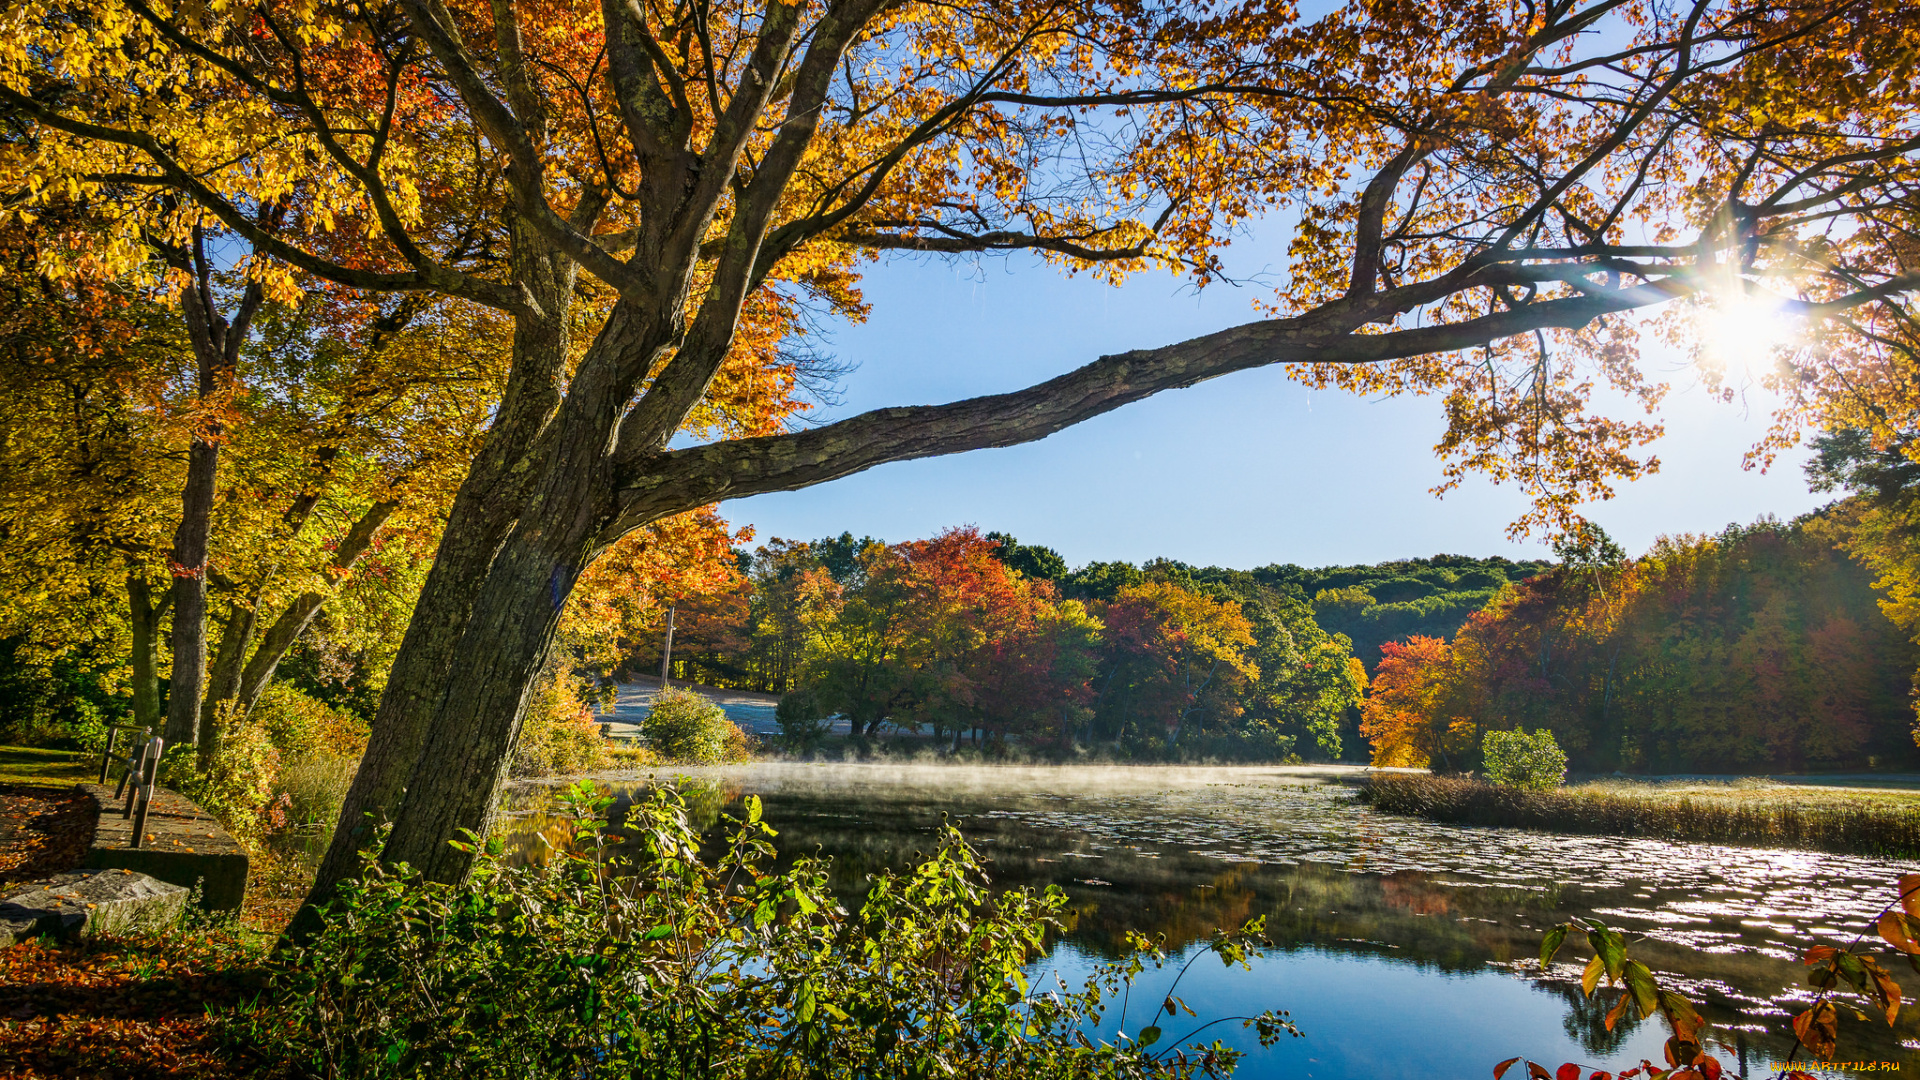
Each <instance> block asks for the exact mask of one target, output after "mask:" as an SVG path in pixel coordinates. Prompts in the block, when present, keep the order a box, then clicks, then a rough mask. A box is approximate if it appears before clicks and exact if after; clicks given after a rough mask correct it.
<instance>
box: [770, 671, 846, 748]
mask: <svg viewBox="0 0 1920 1080" xmlns="http://www.w3.org/2000/svg"><path fill="white" fill-rule="evenodd" d="M773 718H774V719H775V720H777V721H779V723H780V745H782V746H784V747H786V748H787V749H788V750H791V751H793V752H794V753H796V754H798V753H805V752H806V751H808V750H811V749H813V748H814V747H815V746H818V745H819V744H820V740H821V739H823V738H825V737H826V734H827V732H828V731H829V730H831V729H832V728H831V721H830V720H829V719H828V717H827V710H826V708H825V707H824V706H822V705H821V704H820V695H819V694H816V693H814V692H813V691H812V690H811V689H809V688H807V687H804V686H803V687H801V688H800V689H798V690H789V691H787V693H786V694H784V695H782V696H781V698H780V704H779V705H778V706H776V707H775V708H774V710H773Z"/></svg>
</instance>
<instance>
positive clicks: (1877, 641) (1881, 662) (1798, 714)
mask: <svg viewBox="0 0 1920 1080" xmlns="http://www.w3.org/2000/svg"><path fill="white" fill-rule="evenodd" d="M1844 535H1845V533H1844V530H1843V529H1840V528H1836V522H1834V521H1832V520H1830V519H1811V520H1808V521H1804V522H1800V523H1796V524H1794V525H1781V524H1779V523H1777V522H1769V521H1762V522H1759V523H1757V524H1755V525H1752V526H1745V527H1740V526H1735V527H1730V528H1728V529H1727V530H1726V531H1724V532H1722V533H1721V534H1720V535H1718V536H1713V537H1668V538H1662V539H1661V540H1660V541H1659V542H1658V543H1656V544H1655V545H1654V547H1653V549H1652V550H1650V551H1648V552H1647V553H1646V554H1644V555H1642V556H1641V557H1639V558H1637V559H1632V560H1621V561H1619V562H1617V563H1612V564H1610V565H1602V566H1594V565H1583V564H1581V563H1580V562H1569V563H1566V564H1563V565H1561V566H1559V567H1556V568H1555V569H1553V570H1552V571H1549V572H1548V573H1546V574H1542V575H1539V576H1537V577H1534V578H1532V579H1529V580H1528V581H1526V582H1524V583H1521V584H1519V585H1516V586H1514V587H1512V588H1510V589H1509V590H1508V591H1507V592H1506V593H1504V594H1503V595H1502V596H1501V597H1499V598H1498V599H1497V600H1496V601H1495V602H1494V603H1492V604H1490V605H1489V606H1488V607H1487V609H1486V610H1484V611H1481V612H1478V613H1476V614H1475V615H1474V616H1473V617H1472V618H1471V619H1469V620H1468V622H1467V624H1466V626H1464V627H1463V628H1462V629H1461V630H1460V633H1459V634H1458V635H1457V636H1456V637H1455V638H1454V640H1453V642H1452V643H1451V645H1450V646H1449V645H1448V644H1447V643H1445V642H1438V641H1435V640H1433V639H1427V638H1414V639H1413V640H1412V641H1411V642H1409V643H1408V644H1406V645H1393V646H1390V647H1389V648H1388V650H1387V653H1388V655H1387V659H1383V660H1382V661H1381V664H1380V667H1379V669H1378V671H1377V672H1376V673H1375V677H1374V681H1373V686H1372V692H1371V694H1370V695H1369V698H1368V701H1367V703H1366V705H1365V706H1364V709H1365V713H1366V717H1367V725H1366V728H1365V730H1366V732H1367V734H1368V735H1369V737H1370V738H1371V739H1372V740H1373V745H1374V752H1375V760H1376V762H1377V763H1380V764H1421V763H1423V759H1429V760H1431V761H1432V762H1433V763H1435V764H1436V765H1438V764H1442V763H1443V762H1444V763H1446V764H1448V765H1449V766H1450V767H1453V768H1462V767H1471V766H1472V764H1473V763H1474V755H1475V748H1476V747H1477V746H1478V743H1479V735H1480V734H1481V733H1482V732H1486V731H1505V730H1514V729H1521V728H1525V729H1534V730H1550V731H1552V733H1553V735H1554V737H1555V739H1556V740H1557V742H1558V743H1559V745H1560V746H1561V747H1562V748H1563V749H1565V750H1566V751H1567V754H1568V757H1569V758H1570V760H1571V761H1572V762H1573V765H1574V767H1575V768H1577V769H1581V770H1584V771H1591V772H1610V771H1613V770H1615V769H1624V770H1627V771H1630V772H1648V771H1653V772H1672V771H1702V770H1704V771H1715V772H1724V771H1727V770H1729V769H1744V770H1755V771H1801V770H1805V769H1810V768H1849V767H1860V766H1865V765H1871V764H1873V763H1874V762H1879V763H1881V764H1883V765H1890V764H1893V763H1895V762H1898V761H1902V760H1909V759H1911V757H1912V754H1913V751H1912V749H1911V745H1910V740H1909V739H1908V738H1907V737H1906V736H1907V731H1908V728H1909V726H1910V717H1909V713H1908V710H1907V709H1906V707H1905V705H1906V702H1905V700H1904V698H1905V693H1904V684H1905V681H1906V677H1907V675H1908V674H1909V673H1910V672H1911V671H1912V670H1913V666H1914V653H1913V650H1912V648H1911V646H1910V645H1909V644H1908V643H1907V642H1905V641H1903V640H1902V638H1901V634H1900V633H1899V631H1898V630H1897V629H1896V628H1895V627H1894V626H1893V625H1891V624H1890V623H1889V622H1888V621H1887V620H1886V619H1885V618H1884V617H1883V616H1882V615H1881V614H1880V612H1879V611H1877V610H1875V601H1874V596H1873V593H1872V591H1871V590H1870V589H1869V587H1868V580H1869V578H1868V575H1867V574H1866V573H1865V572H1864V571H1863V569H1862V568H1861V567H1859V566H1858V565H1856V564H1854V563H1853V561H1852V560H1850V559H1848V558H1847V557H1846V556H1845V555H1844V554H1843V553H1841V552H1839V551H1836V550H1835V549H1834V541H1835V540H1836V539H1839V538H1842V537H1844ZM1456 734H1457V735H1458V736H1459V737H1458V738H1454V736H1455V735H1456Z"/></svg>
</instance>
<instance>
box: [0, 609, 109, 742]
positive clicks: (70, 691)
mask: <svg viewBox="0 0 1920 1080" xmlns="http://www.w3.org/2000/svg"><path fill="white" fill-rule="evenodd" d="M101 652H102V651H101V650H100V649H99V648H98V647H97V645H96V644H95V643H82V644H79V645H75V646H73V647H72V648H70V649H67V650H66V651H64V652H62V653H59V654H58V655H53V656H48V655H46V654H45V653H44V652H43V651H41V650H39V649H37V648H34V647H31V646H29V644H28V642H27V639H25V638H23V637H12V638H6V639H4V640H0V742H5V743H9V744H11V745H15V746H36V747H49V748H54V749H61V750H84V751H88V752H92V751H97V750H99V749H100V748H101V747H102V746H104V745H105V744H106V732H107V725H108V724H121V723H126V722H127V710H128V699H127V696H126V695H125V694H123V693H116V692H113V690H112V689H111V687H112V682H113V674H114V669H115V667H116V666H117V658H112V657H108V658H106V659H99V658H96V654H97V653H101Z"/></svg>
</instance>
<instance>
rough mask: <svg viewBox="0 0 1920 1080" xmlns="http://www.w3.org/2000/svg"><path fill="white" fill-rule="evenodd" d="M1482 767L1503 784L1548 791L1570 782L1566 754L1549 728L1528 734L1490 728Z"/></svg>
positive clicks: (1484, 742) (1483, 742)
mask: <svg viewBox="0 0 1920 1080" xmlns="http://www.w3.org/2000/svg"><path fill="white" fill-rule="evenodd" d="M1480 757H1481V770H1482V772H1483V773H1484V774H1485V775H1486V778H1487V779H1488V780H1490V781H1492V782H1493V783H1496V784H1499V785H1501V786H1503V787H1517V788H1525V789H1527V790H1529V791H1548V790H1551V789H1553V788H1557V787H1559V786H1560V785H1561V784H1564V783H1566V782H1567V755H1566V754H1564V753H1562V752H1561V750H1560V744H1559V743H1557V742H1555V741H1554V740H1553V732H1551V731H1548V730H1547V729H1546V728H1541V729H1540V730H1539V731H1536V732H1534V733H1533V734H1531V735H1529V734H1527V733H1526V731H1524V730H1520V731H1489V732H1487V733H1486V735H1485V737H1484V738H1482V739H1481V742H1480Z"/></svg>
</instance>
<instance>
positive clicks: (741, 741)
mask: <svg viewBox="0 0 1920 1080" xmlns="http://www.w3.org/2000/svg"><path fill="white" fill-rule="evenodd" d="M640 735H641V737H642V738H644V739H646V741H647V745H648V746H649V747H651V748H652V749H653V752H654V753H656V754H659V755H660V756H661V757H663V758H666V759H668V760H670V761H680V762H686V763H687V764H691V765H717V764H719V763H720V762H722V761H726V760H728V758H729V757H730V756H737V755H738V754H739V753H740V752H741V750H743V749H744V745H745V737H744V736H743V735H741V734H740V729H739V728H737V727H735V726H734V724H733V722H732V721H730V720H728V719H727V713H726V710H724V709H722V708H721V707H720V706H718V705H715V704H714V703H713V702H711V701H708V700H707V699H706V698H705V697H702V696H701V695H699V694H696V693H694V692H693V691H691V690H663V691H661V692H660V693H658V694H656V695H654V699H653V708H652V709H651V710H650V711H649V712H648V713H647V715H646V717H645V718H644V719H642V720H641V721H640Z"/></svg>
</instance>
